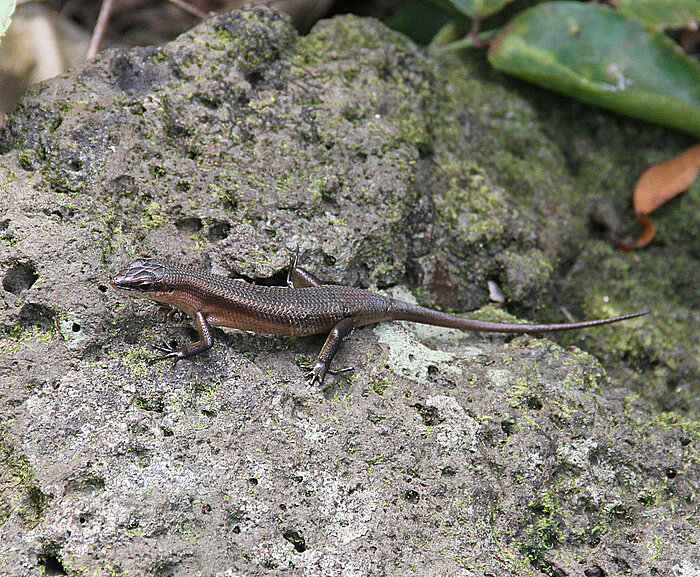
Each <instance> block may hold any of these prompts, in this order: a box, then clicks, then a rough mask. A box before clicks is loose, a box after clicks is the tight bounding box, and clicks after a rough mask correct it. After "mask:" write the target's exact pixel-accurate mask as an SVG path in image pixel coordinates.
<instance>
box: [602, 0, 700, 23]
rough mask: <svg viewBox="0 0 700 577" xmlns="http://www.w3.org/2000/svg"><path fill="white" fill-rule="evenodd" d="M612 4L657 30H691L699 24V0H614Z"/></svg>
mask: <svg viewBox="0 0 700 577" xmlns="http://www.w3.org/2000/svg"><path fill="white" fill-rule="evenodd" d="M613 4H614V6H615V7H617V8H618V9H619V10H620V11H621V12H624V13H626V14H630V15H633V16H637V17H638V18H641V19H642V20H644V22H645V23H646V25H647V26H651V27H652V28H656V29H657V30H665V29H667V28H670V29H672V30H676V29H681V28H688V29H691V30H693V29H697V28H698V25H699V24H700V0H615V2H613Z"/></svg>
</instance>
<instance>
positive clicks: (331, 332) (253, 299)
mask: <svg viewBox="0 0 700 577" xmlns="http://www.w3.org/2000/svg"><path fill="white" fill-rule="evenodd" d="M287 283H288V285H289V286H260V285H255V284H251V283H248V282H246V281H243V280H239V279H231V278H227V277H223V276H220V275H215V274H211V273H208V272H206V271H204V270H201V269H198V268H194V267H189V266H182V265H179V264H172V263H167V262H163V261H160V260H156V259H137V260H135V261H133V262H132V263H131V264H129V265H128V266H127V267H126V268H125V269H124V270H122V271H121V272H120V273H119V274H118V275H117V276H115V277H114V278H113V279H112V281H111V284H112V286H113V287H114V288H115V289H117V290H118V291H121V292H124V293H125V294H128V295H130V296H134V297H140V298H146V299H150V300H153V301H156V302H158V303H162V304H164V305H169V306H171V307H173V308H175V309H179V310H180V311H182V312H184V313H185V314H186V315H188V316H189V317H190V318H191V319H192V320H193V321H194V324H195V327H196V329H197V332H198V333H199V337H200V340H199V341H197V342H195V343H192V344H190V345H187V346H186V347H184V348H181V349H174V348H172V347H169V346H162V347H157V348H158V349H159V350H161V351H162V352H163V353H165V354H164V355H162V356H160V357H157V358H156V359H154V360H163V359H174V363H175V364H176V363H177V362H178V361H179V360H181V359H186V358H188V357H192V356H194V355H197V354H199V353H202V352H204V351H206V350H209V349H210V348H211V347H212V345H213V344H214V337H213V335H212V330H211V326H212V325H214V326H219V327H230V328H236V329H242V330H248V331H254V332H261V333H272V334H279V335H289V336H306V335H313V334H318V333H328V338H327V339H326V342H325V344H324V345H323V347H322V348H321V352H320V353H319V355H318V358H317V359H316V363H315V364H314V365H313V366H312V367H310V371H309V372H308V373H307V374H306V378H307V379H308V381H309V382H310V383H312V384H316V383H323V381H324V379H325V377H326V374H327V373H330V374H335V373H337V372H341V371H334V370H331V368H330V366H331V362H332V360H333V357H334V356H335V353H336V352H337V350H338V347H339V345H340V343H341V342H342V341H343V339H345V338H346V337H347V336H348V335H350V333H351V332H352V331H353V329H354V328H355V327H361V326H364V325H369V324H374V323H379V322H383V321H393V320H402V321H413V322H417V323H424V324H428V325H437V326H441V327H449V328H454V329H461V330H464V331H485V332H497V333H545V332H554V331H568V330H571V329H583V328H587V327H595V326H599V325H605V324H609V323H615V322H618V321H623V320H625V319H631V318H635V317H638V316H641V315H645V314H647V313H648V312H649V311H642V312H638V313H632V314H627V315H622V316H618V317H612V318H606V319H598V320H592V321H584V322H578V323H563V324H545V325H536V324H515V323H497V322H489V321H480V320H475V319H469V318H464V317H460V316H457V315H451V314H447V313H443V312H440V311H436V310H432V309H428V308H425V307H421V306H418V305H414V304H410V303H407V302H403V301H400V300H396V299H392V298H389V297H386V296H382V295H379V294H376V293H373V292H370V291H367V290H363V289H359V288H353V287H346V286H339V285H324V284H322V283H321V282H320V281H319V280H318V279H317V278H316V277H315V276H314V275H312V274H311V273H309V272H307V271H305V270H303V269H301V268H298V267H297V266H296V262H295V263H293V264H292V266H291V267H290V270H289V274H288V277H287ZM342 370H343V371H344V370H349V369H342Z"/></svg>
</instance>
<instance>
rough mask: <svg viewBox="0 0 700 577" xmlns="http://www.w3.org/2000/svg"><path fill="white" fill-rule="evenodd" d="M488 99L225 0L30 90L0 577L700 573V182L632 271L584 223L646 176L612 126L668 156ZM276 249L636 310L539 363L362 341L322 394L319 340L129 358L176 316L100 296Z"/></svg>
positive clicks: (459, 343)
mask: <svg viewBox="0 0 700 577" xmlns="http://www.w3.org/2000/svg"><path fill="white" fill-rule="evenodd" d="M506 84H507V82H504V81H503V80H502V79H494V78H490V77H489V74H488V73H486V72H484V71H482V70H480V68H479V66H478V65H475V64H470V63H469V62H466V61H458V60H456V59H443V60H435V59H432V58H429V57H428V56H426V55H425V54H424V53H422V52H421V51H420V50H418V49H416V48H415V47H414V46H413V45H412V44H411V43H410V42H408V41H407V40H405V39H403V38H402V37H400V36H398V35H395V34H393V33H391V32H390V31H388V30H387V29H385V28H384V27H383V26H381V25H380V24H378V23H376V22H373V21H370V20H360V19H355V18H351V17H344V18H338V19H335V20H333V21H330V22H323V23H321V24H319V25H318V26H317V27H316V28H315V29H314V30H313V31H312V33H311V34H310V35H309V36H306V37H303V38H299V37H297V36H296V34H295V33H294V31H293V29H292V27H291V26H290V25H289V23H288V22H287V21H286V20H285V19H284V18H282V17H281V16H279V15H277V14H276V13H274V12H271V11H267V10H249V11H244V12H237V13H232V14H229V15H225V16H221V17H218V18H216V19H213V20H211V21H209V22H207V23H205V24H203V25H201V26H199V27H198V28H196V29H194V30H192V31H191V32H189V33H187V34H185V35H183V36H181V37H180V38H179V39H178V40H177V41H175V42H173V43H171V44H169V45H167V46H164V47H163V48H162V49H138V50H132V51H130V52H121V51H111V52H107V53H105V54H104V55H103V56H102V57H101V58H100V59H99V60H98V61H97V62H95V63H93V64H90V65H87V66H85V67H84V68H82V69H80V70H76V71H74V72H71V73H69V74H67V75H66V76H64V77H61V78H57V79H54V80H52V81H50V82H47V83H45V84H42V85H39V86H37V87H36V88H35V89H34V90H33V91H32V92H31V93H30V94H28V95H27V96H26V97H25V98H24V100H23V102H22V105H21V106H20V108H19V109H18V110H17V111H16V112H15V113H14V114H13V115H12V116H11V117H10V118H9V120H8V123H7V126H6V128H5V130H4V132H3V133H2V134H0V153H1V154H2V156H0V187H1V196H0V240H1V244H0V279H1V280H2V290H1V291H0V298H1V299H2V302H1V305H2V306H0V328H1V329H2V340H1V341H0V355H2V356H1V357H0V383H1V387H2V388H0V418H1V419H2V423H1V425H0V435H1V437H0V455H1V456H2V459H1V460H0V483H1V484H0V491H1V493H0V572H2V574H3V575H5V574H7V575H11V576H24V575H27V576H28V575H36V574H38V573H41V572H43V574H49V575H62V574H67V575H130V576H134V575H173V576H184V575H267V574H277V573H284V574H289V575H357V576H365V575H367V576H369V575H384V574H396V575H404V574H418V575H428V574H435V575H464V576H471V575H527V574H531V575H556V576H562V575H586V576H587V577H592V576H605V575H617V574H632V575H649V574H657V575H682V576H684V577H688V576H690V575H696V574H697V572H698V571H700V553H699V552H698V551H699V549H698V539H699V538H700V531H699V530H698V526H697V518H698V506H697V495H696V492H697V483H698V478H699V476H698V468H699V464H698V443H700V424H699V423H698V421H697V414H698V413H697V410H698V406H699V401H698V389H697V375H698V372H697V368H698V347H697V335H696V334H695V332H696V331H695V330H694V329H693V327H694V326H697V324H698V322H697V321H698V320H699V319H698V318H697V317H698V315H697V308H693V307H694V306H696V305H697V302H694V299H695V300H696V299H697V295H696V294H695V292H694V291H693V286H696V285H693V273H692V272H690V271H692V270H697V266H696V265H697V254H696V253H694V252H693V249H692V247H693V246H697V243H696V241H697V227H696V226H694V224H696V219H697V216H694V217H693V216H688V215H693V214H695V215H697V210H695V212H693V209H697V204H698V192H699V190H700V189H698V188H697V187H696V188H694V189H693V190H692V191H690V193H689V194H688V195H686V196H685V197H684V198H683V199H681V200H680V201H679V203H680V209H679V212H678V213H677V214H672V213H668V214H665V215H664V214H662V215H661V220H660V221H659V228H660V230H661V232H662V233H663V234H662V235H661V237H662V238H665V239H666V241H665V242H666V244H664V242H663V241H660V242H657V243H656V245H655V246H654V247H652V249H650V250H649V251H646V252H645V253H641V254H640V255H619V254H614V253H612V251H611V250H610V249H609V248H608V246H607V244H606V243H605V242H603V241H601V240H599V239H596V238H595V236H594V235H593V236H592V235H591V231H590V230H589V229H588V228H587V220H586V209H585V207H586V203H587V202H591V198H592V195H594V194H602V193H603V192H605V189H606V187H611V186H612V185H613V184H615V186H616V187H617V188H619V189H622V188H624V187H625V186H626V185H627V184H629V182H627V181H628V180H629V179H630V178H631V177H629V176H627V174H628V173H634V172H635V171H637V172H638V171H639V169H641V168H643V167H644V166H643V165H644V164H645V163H646V162H648V161H649V160H650V158H648V157H647V156H644V155H643V154H642V153H640V152H636V153H635V154H633V155H629V154H628V155H627V157H626V161H625V162H626V164H625V163H623V162H622V161H621V159H622V158H623V153H624V152H625V147H626V146H627V145H628V144H630V143H631V142H633V141H634V142H638V141H639V140H641V141H642V142H651V141H653V142H655V143H656V147H657V152H658V154H659V156H661V155H662V154H670V153H671V152H673V151H675V150H678V149H679V148H680V147H681V146H682V145H683V144H684V141H683V139H682V137H678V136H676V135H673V134H670V133H667V132H664V131H662V130H660V129H654V128H650V127H648V126H644V125H641V124H638V123H627V122H623V121H620V120H616V119H614V118H613V117H611V116H607V115H605V116H604V115H600V114H598V113H595V112H586V113H583V114H578V113H576V112H574V113H571V114H572V116H573V117H575V118H573V119H572V118H563V119H562V118H557V117H556V113H553V112H552V111H551V110H550V109H548V108H547V107H546V106H543V105H541V103H539V102H537V99H538V98H541V94H542V93H539V92H538V93H537V97H533V94H532V93H531V92H530V93H528V90H527V89H523V88H522V87H520V86H518V87H515V88H514V87H509V88H506V87H505V85H506ZM519 91H521V93H519ZM528 99H530V100H531V101H532V102H528ZM555 102H556V101H555ZM558 104H559V105H560V106H559V108H563V109H565V110H566V109H569V110H576V107H575V105H570V104H568V103H561V102H558ZM572 106H573V107H572ZM538 107H541V108H538ZM567 107H568V108H567ZM555 108H556V107H555ZM562 114H563V115H564V116H565V114H566V113H562ZM601 118H602V121H601V120H600V119H601ZM576 123H578V124H576ZM572 124H574V125H576V126H577V129H576V130H574V131H571V130H570V126H571V125H572ZM562 126H566V127H567V130H568V132H569V135H570V136H569V138H566V137H563V136H562V132H563V131H562V130H561V127H562ZM557 127H559V129H557ZM611 134H614V135H615V137H614V138H617V139H618V142H615V141H614V139H612V140H611V138H612V137H611V138H608V136H609V135H611ZM571 135H573V136H571ZM598 139H600V140H598ZM601 142H605V145H603V147H602V149H601V145H600V143H601ZM606 147H608V148H606ZM640 148H642V149H643V148H644V147H640ZM650 148H651V147H650ZM591 150H596V152H595V153H592V152H591ZM655 153H656V152H652V153H650V154H649V155H648V156H650V157H653V155H654V154H655ZM596 177H597V180H596ZM616 179H617V180H616ZM630 188H631V187H630ZM623 205H624V202H623ZM664 219H665V220H664ZM693 219H695V220H693ZM672 223H675V224H676V225H678V224H679V223H680V225H681V226H676V227H675V228H674V227H673V226H672ZM297 247H298V248H299V251H300V254H301V258H302V261H303V263H304V265H305V266H306V267H307V268H309V269H310V270H312V271H314V272H315V273H316V274H317V275H318V276H320V277H321V278H323V279H325V280H327V281H329V282H338V283H346V284H359V285H361V286H371V287H375V288H379V289H390V290H391V292H395V293H398V294H399V296H401V297H402V298H412V297H411V295H410V293H408V292H407V291H406V289H405V288H403V289H401V288H400V287H401V286H403V287H410V288H412V289H413V292H414V295H415V296H416V298H418V299H419V300H420V301H421V302H423V303H426V304H431V305H434V306H440V307H443V308H453V309H456V310H458V311H464V310H467V309H470V308H475V307H478V306H481V305H483V304H485V303H486V302H487V301H488V289H487V281H489V280H492V281H497V282H498V283H499V284H500V285H501V288H502V289H503V291H504V293H505V294H506V297H507V298H508V306H509V307H510V310H511V311H513V312H516V313H519V314H521V315H522V316H527V317H528V318H530V319H546V320H552V319H553V318H554V317H555V314H556V313H555V311H556V306H555V305H557V304H564V305H566V306H567V307H569V309H570V310H571V311H572V312H573V313H574V314H575V315H576V316H579V317H584V316H587V317H593V316H601V315H608V314H618V313H622V312H627V311H630V310H636V309H638V308H644V307H646V306H649V307H651V308H653V309H654V311H655V313H656V314H655V316H654V317H653V318H650V319H645V320H644V321H638V322H634V323H628V324H624V325H616V326H613V327H608V328H605V329H600V330H598V331H593V332H588V333H585V334H577V335H571V336H569V337H568V340H563V341H561V342H562V343H564V344H566V345H569V346H567V347H566V348H562V347H561V346H560V345H557V344H555V343H554V342H553V341H551V340H547V339H536V338H532V337H517V338H514V339H513V338H505V337H500V336H489V337H486V336H484V335H478V334H462V333H459V332H456V331H449V330H443V329H439V330H438V329H434V328H430V327H416V326H409V325H403V324H399V323H396V324H387V325H381V326H378V327H375V328H367V329H363V330H359V331H356V332H355V333H354V334H353V335H352V337H351V338H350V339H348V341H347V342H346V343H345V345H344V346H343V349H342V350H341V353H340V355H339V359H338V363H339V364H348V365H354V366H355V367H356V368H357V370H356V371H355V372H354V373H353V374H352V375H346V376H344V377H343V378H338V379H336V380H331V381H330V382H328V383H327V384H326V385H327V386H326V388H325V389H323V390H319V389H315V388H310V387H307V386H306V384H305V383H304V381H303V379H302V377H301V370H300V368H299V365H301V364H303V363H304V362H305V361H308V360H309V359H310V358H313V356H314V355H315V354H316V352H317V351H318V348H319V347H320V345H321V343H322V341H323V337H318V338H308V339H298V340H293V339H282V338H278V337H272V336H264V335H250V334H246V333H239V332H231V331H227V332H223V331H217V332H216V337H217V345H216V346H215V348H214V349H212V351H210V352H209V353H207V354H206V355H202V356H201V358H197V359H196V360H194V361H188V362H183V363H180V364H179V365H178V367H177V368H176V369H174V370H172V369H171V368H170V365H168V364H164V363H161V364H155V365H151V364H149V363H148V358H149V357H150V356H151V354H152V353H151V351H150V350H149V346H150V345H151V344H153V343H154V342H158V340H162V339H168V340H170V339H174V340H176V341H178V342H180V343H185V342H189V341H190V340H191V339H192V338H193V331H192V329H191V328H189V326H188V325H187V324H186V323H179V324H178V323H177V322H172V321H169V320H168V321H166V320H165V317H164V315H163V314H162V313H161V312H159V311H158V310H157V309H156V307H155V306H153V305H150V304H148V303H131V302H126V301H125V299H124V298H123V297H120V296H118V295H116V294H115V293H114V292H113V291H112V290H111V289H110V288H109V286H108V279H109V277H110V275H111V274H113V273H114V272H116V270H117V269H118V268H120V267H121V266H122V265H124V264H125V263H126V262H128V261H129V260H130V259H131V258H133V257H134V256H135V255H138V254H150V255H156V256H159V257H162V258H168V259H174V260H178V261H181V262H186V263H196V264H199V265H202V266H205V267H207V268H209V269H211V270H213V271H215V272H219V273H222V274H227V273H228V271H233V272H235V273H236V274H238V275H242V276H243V277H245V278H248V279H256V280H258V281H261V282H268V283H272V282H281V281H283V280H284V268H285V266H286V263H287V262H288V259H289V255H290V252H291V251H293V250H295V249H296V248H297ZM664 267H665V268H664ZM693 267H695V268H693ZM660 269H663V270H664V271H665V272H666V273H667V274H659V271H660ZM556 295H558V298H557V296H556ZM540 305H545V308H544V309H542V310H540V311H537V310H536V309H537V307H539V306H540ZM479 314H481V315H483V316H485V317H489V318H505V317H509V316H510V315H508V313H505V312H503V311H498V310H486V311H482V312H480V313H479ZM693 323H694V324H693ZM574 344H575V345H578V346H582V347H584V348H586V349H588V350H589V351H593V352H594V353H595V354H596V355H598V356H600V357H601V359H602V360H603V362H604V363H605V368H604V367H603V366H602V365H601V364H600V362H599V361H598V360H597V359H596V358H594V357H593V356H591V355H590V354H588V353H586V352H582V351H581V350H580V349H579V348H577V347H573V346H570V345H574ZM606 369H607V370H606ZM609 373H610V374H612V375H614V376H615V378H614V379H613V378H611V377H610V376H608V375H609ZM671 409H673V410H674V412H670V410H671Z"/></svg>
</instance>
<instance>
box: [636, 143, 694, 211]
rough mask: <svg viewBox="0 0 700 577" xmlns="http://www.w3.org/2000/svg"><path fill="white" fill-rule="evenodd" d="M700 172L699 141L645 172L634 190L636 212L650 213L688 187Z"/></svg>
mask: <svg viewBox="0 0 700 577" xmlns="http://www.w3.org/2000/svg"><path fill="white" fill-rule="evenodd" d="M698 171H700V144H696V145H695V146H692V147H691V148H689V149H688V150H685V151H684V152H682V153H681V154H679V155H678V156H676V157H675V158H672V159H671V160H668V161H666V162H662V163H661V164H655V165H654V166H652V167H651V168H648V169H647V170H645V171H644V173H643V174H642V176H640V177H639V180H638V181H637V186H636V187H635V189H634V212H636V213H637V214H638V215H640V214H649V213H650V212H652V211H653V210H655V209H657V208H658V207H659V206H661V205H662V204H663V203H664V202H666V201H667V200H669V199H671V198H673V197H674V196H676V195H677V194H680V193H681V192H683V191H684V190H685V189H686V188H688V187H689V186H690V185H691V184H693V182H694V181H695V179H696V178H697V177H698Z"/></svg>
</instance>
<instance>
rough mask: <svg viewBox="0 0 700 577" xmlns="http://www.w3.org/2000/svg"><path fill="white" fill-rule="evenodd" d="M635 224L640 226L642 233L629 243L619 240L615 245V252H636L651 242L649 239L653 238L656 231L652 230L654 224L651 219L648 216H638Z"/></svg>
mask: <svg viewBox="0 0 700 577" xmlns="http://www.w3.org/2000/svg"><path fill="white" fill-rule="evenodd" d="M637 222H638V223H639V224H641V225H642V232H641V233H639V234H638V235H637V238H635V239H634V240H632V241H630V242H629V243H628V242H627V241H624V240H621V241H620V242H619V243H617V250H621V251H622V252H629V251H631V250H637V249H638V248H642V247H643V246H646V245H648V244H649V243H650V242H651V239H652V238H654V235H655V234H656V230H655V229H654V223H653V222H651V219H650V218H649V217H648V216H643V215H641V214H640V215H638V216H637Z"/></svg>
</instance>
